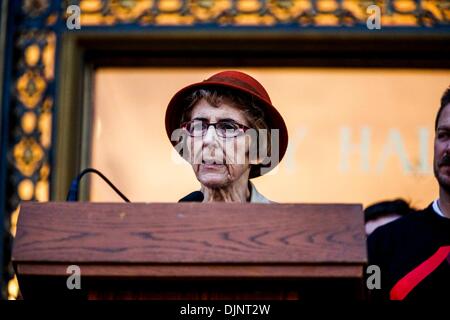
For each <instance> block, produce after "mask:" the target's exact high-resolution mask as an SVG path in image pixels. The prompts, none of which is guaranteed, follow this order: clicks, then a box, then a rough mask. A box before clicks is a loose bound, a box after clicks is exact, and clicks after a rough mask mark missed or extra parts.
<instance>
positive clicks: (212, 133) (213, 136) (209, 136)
mask: <svg viewBox="0 0 450 320" xmlns="http://www.w3.org/2000/svg"><path fill="white" fill-rule="evenodd" d="M217 139H218V136H217V132H216V129H215V128H214V126H209V127H208V129H207V130H206V133H205V135H204V136H203V143H204V144H211V143H216V142H217Z"/></svg>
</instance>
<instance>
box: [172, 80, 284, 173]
mask: <svg viewBox="0 0 450 320" xmlns="http://www.w3.org/2000/svg"><path fill="white" fill-rule="evenodd" d="M214 88H229V89H233V90H236V91H241V92H245V93H247V94H250V96H251V97H252V98H253V99H254V100H255V102H256V103H257V104H258V106H259V107H261V108H262V110H263V111H264V119H265V121H266V123H267V125H268V126H269V129H278V130H279V139H280V140H279V158H278V159H279V161H281V159H282V158H283V156H284V154H285V153H286V149H287V145H288V131H287V128H286V124H285V122H284V120H283V117H282V116H281V115H280V113H279V112H278V111H277V109H276V108H275V107H274V106H273V105H272V102H271V101H270V97H269V94H268V93H267V91H266V90H265V89H264V87H263V86H262V85H261V84H260V83H259V82H258V81H257V80H256V79H254V78H252V77H251V76H249V75H248V74H245V73H243V72H240V71H222V72H219V73H216V74H214V75H213V76H211V77H210V78H208V79H206V80H203V81H202V82H197V83H194V84H191V85H188V86H187V87H184V88H183V89H181V90H180V91H178V92H177V93H176V94H175V95H174V96H173V97H172V99H171V100H170V102H169V105H168V107H167V110H166V119H165V124H166V133H167V136H168V137H169V140H170V138H171V136H172V132H174V130H176V129H178V128H179V127H180V122H181V116H182V113H183V110H184V108H185V106H186V104H187V103H188V102H187V97H189V95H190V94H192V93H193V92H194V91H196V90H199V89H214ZM171 142H172V145H174V146H175V145H176V144H177V143H178V142H176V141H172V140H171ZM260 172H261V170H251V172H250V178H255V177H258V176H260V175H261V173H260Z"/></svg>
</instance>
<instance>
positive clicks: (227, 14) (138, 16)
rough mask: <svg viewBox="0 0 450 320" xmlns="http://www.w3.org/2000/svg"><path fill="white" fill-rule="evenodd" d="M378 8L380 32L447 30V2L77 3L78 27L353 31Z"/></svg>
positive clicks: (131, 0)
mask: <svg viewBox="0 0 450 320" xmlns="http://www.w3.org/2000/svg"><path fill="white" fill-rule="evenodd" d="M372 4H375V5H378V6H379V7H380V9H381V12H382V17H381V22H382V25H383V26H419V25H420V26H423V25H425V26H433V25H436V24H449V17H450V1H449V0H417V1H416V0H264V1H261V0H160V1H156V0H81V1H80V8H81V24H82V25H85V26H89V25H111V24H119V23H127V24H129V23H136V24H141V25H146V24H153V25H195V24H202V23H208V24H217V25H236V26H240V25H253V26H267V25H269V26H270V25H277V24H297V25H300V26H354V25H362V24H364V25H365V23H366V20H367V18H368V13H367V7H368V6H370V5H372Z"/></svg>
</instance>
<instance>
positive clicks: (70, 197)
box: [66, 168, 130, 202]
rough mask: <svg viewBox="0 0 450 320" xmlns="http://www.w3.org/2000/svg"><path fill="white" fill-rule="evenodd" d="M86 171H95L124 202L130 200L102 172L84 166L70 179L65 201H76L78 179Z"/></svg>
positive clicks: (78, 185)
mask: <svg viewBox="0 0 450 320" xmlns="http://www.w3.org/2000/svg"><path fill="white" fill-rule="evenodd" d="M86 173H96V174H97V175H99V176H100V177H101V178H102V179H103V180H104V181H105V182H106V183H107V184H108V185H109V186H110V187H111V188H112V189H113V190H114V191H115V192H116V193H117V194H118V195H119V196H120V197H121V198H122V199H123V200H124V201H125V202H130V200H129V199H128V198H127V197H126V196H125V195H124V194H123V193H122V192H120V190H119V189H117V187H116V186H115V185H114V184H113V183H112V182H111V181H109V179H108V178H107V177H105V175H104V174H103V173H101V172H100V171H98V170H97V169H94V168H86V169H84V170H83V171H81V173H80V174H79V175H78V177H76V178H75V179H73V180H72V183H71V184H70V189H69V192H68V193H67V198H66V201H78V190H79V187H80V181H81V178H82V177H83V176H84V175H85V174H86Z"/></svg>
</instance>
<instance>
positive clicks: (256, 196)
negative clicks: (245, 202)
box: [249, 181, 273, 203]
mask: <svg viewBox="0 0 450 320" xmlns="http://www.w3.org/2000/svg"><path fill="white" fill-rule="evenodd" d="M249 183H250V187H251V189H250V202H251V203H273V202H272V201H270V200H269V199H267V198H266V197H264V196H263V195H262V194H261V193H259V192H258V190H256V188H255V185H254V184H253V183H252V182H251V181H249Z"/></svg>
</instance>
